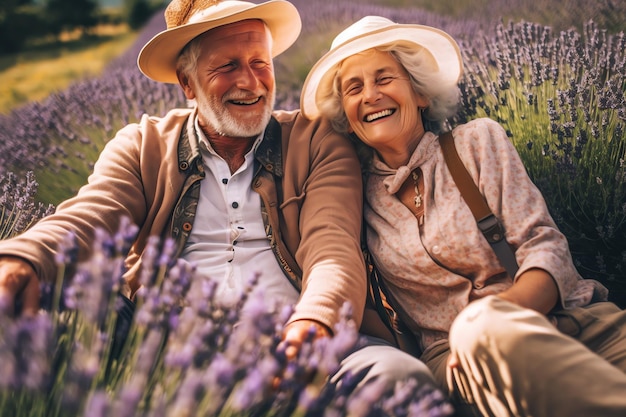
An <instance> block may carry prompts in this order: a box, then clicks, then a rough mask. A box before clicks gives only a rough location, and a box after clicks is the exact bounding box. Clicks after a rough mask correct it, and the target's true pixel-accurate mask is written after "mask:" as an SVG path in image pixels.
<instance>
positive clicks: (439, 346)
mask: <svg viewBox="0 0 626 417" xmlns="http://www.w3.org/2000/svg"><path fill="white" fill-rule="evenodd" d="M462 69H463V64H462V59H461V55H460V52H459V47H458V45H457V44H456V42H455V41H454V40H453V39H452V38H451V37H450V36H449V35H448V34H446V33H445V32H442V31H440V30H438V29H435V28H432V27H427V26H421V25H412V24H396V23H393V22H391V21H389V20H388V19H385V18H382V17H377V16H368V17H365V18H363V19H361V20H360V21H358V22H356V23H354V24H353V25H351V26H350V27H348V28H347V29H345V30H344V31H343V32H342V33H340V34H339V35H338V36H337V37H336V38H335V40H334V42H333V44H332V47H331V49H330V51H329V52H328V53H326V54H325V55H324V56H323V57H322V58H321V59H320V60H319V61H318V62H317V63H316V64H315V66H314V67H313V68H312V70H311V72H310V74H309V76H308V78H307V80H306V81H305V84H304V87H303V91H302V95H301V108H302V112H303V113H304V115H305V116H307V117H309V118H316V117H319V116H324V117H328V118H330V119H331V121H332V122H333V125H334V127H335V129H337V130H339V131H341V132H344V133H346V134H349V135H350V136H352V137H353V138H354V139H355V144H356V146H357V147H359V148H360V150H361V152H360V154H361V157H362V164H363V168H364V175H365V180H366V181H365V187H366V189H365V191H366V204H365V208H364V210H365V211H364V215H365V221H366V227H365V230H366V239H367V246H368V248H369V251H370V253H371V258H372V259H373V264H374V265H375V268H376V270H377V271H378V276H379V277H380V287H381V291H382V292H383V296H384V297H383V299H386V300H387V301H388V302H389V303H390V305H391V307H392V308H393V309H394V310H395V312H396V313H397V315H398V317H399V319H400V321H401V322H402V323H403V324H404V325H405V326H406V328H407V329H408V331H405V332H404V333H405V334H404V335H405V336H406V335H407V334H408V335H410V336H411V337H412V338H413V341H414V342H415V345H416V346H417V351H416V352H414V354H415V355H416V356H417V357H418V358H419V359H421V360H422V361H423V362H424V363H426V365H427V366H428V367H429V368H430V369H431V370H432V372H433V374H434V375H435V378H436V379H437V381H438V383H439V384H440V385H441V386H442V387H443V388H444V389H447V390H448V391H449V392H450V394H451V396H452V398H453V399H454V400H456V401H457V405H458V406H459V408H460V409H463V410H464V411H465V412H467V413H470V414H482V415H487V416H550V417H554V416H569V417H571V416H586V417H589V416H602V417H607V416H616V417H617V416H622V417H623V416H626V395H624V394H626V374H625V371H626V314H624V312H623V311H621V310H620V309H619V308H618V307H617V306H615V305H614V304H612V303H609V302H606V301H605V300H606V297H607V290H606V289H605V288H604V287H603V286H602V285H600V283H598V282H596V281H593V280H584V279H582V278H581V277H580V276H579V274H578V273H577V271H576V269H575V268H574V265H573V262H572V258H571V254H570V252H569V248H568V243H567V241H566V239H565V237H564V236H563V235H562V234H561V233H560V232H559V230H558V229H557V227H556V225H555V223H554V221H553V219H552V218H551V217H550V214H549V212H548V209H547V207H546V204H545V201H544V199H543V197H542V195H541V193H540V192H539V190H538V189H537V188H536V187H535V185H534V184H533V183H532V182H531V180H530V179H529V177H528V175H527V173H526V170H525V168H524V166H523V164H522V162H521V160H520V158H519V155H518V154H517V152H516V150H515V148H514V146H513V145H512V144H511V142H510V141H509V140H508V138H507V135H506V133H505V131H504V129H503V128H502V127H501V126H500V125H499V124H498V123H496V122H494V121H492V120H489V119H486V118H481V119H477V120H473V121H471V122H469V123H467V124H464V125H460V126H457V127H455V128H454V129H453V130H452V136H453V140H454V144H455V146H456V149H457V151H458V153H459V155H460V158H461V161H462V164H463V165H464V166H465V168H466V169H467V171H468V172H469V174H470V176H471V178H472V180H473V182H474V183H475V184H476V185H477V186H478V189H479V190H480V193H481V194H482V195H483V197H484V199H485V200H486V202H487V205H488V207H489V208H490V209H491V211H492V212H493V213H494V214H495V217H496V218H497V219H499V220H500V221H501V224H502V225H503V227H504V230H505V231H506V234H505V236H506V241H507V242H508V245H509V246H510V247H511V248H512V250H513V253H514V260H515V261H516V262H515V263H516V264H517V267H518V268H517V270H516V272H513V273H511V274H509V273H507V270H506V269H505V267H504V266H503V264H502V263H501V262H500V260H499V257H498V256H497V254H496V252H495V251H494V249H493V248H492V247H491V246H490V244H489V242H488V241H487V240H486V239H485V237H484V236H483V234H482V233H481V231H480V230H479V228H478V227H477V223H476V220H475V219H474V217H473V216H472V212H471V211H470V208H469V207H468V205H467V204H466V203H465V201H464V199H463V197H462V194H461V192H460V190H459V188H457V185H456V183H455V181H454V179H453V177H452V175H451V171H450V169H449V168H448V165H447V164H446V162H445V160H444V154H443V151H442V147H441V144H440V141H439V134H440V133H442V131H445V130H449V129H447V123H446V120H447V118H448V117H450V116H452V115H453V114H454V112H455V110H456V107H457V105H458V101H459V91H458V87H457V83H458V80H459V78H460V76H461V75H462Z"/></svg>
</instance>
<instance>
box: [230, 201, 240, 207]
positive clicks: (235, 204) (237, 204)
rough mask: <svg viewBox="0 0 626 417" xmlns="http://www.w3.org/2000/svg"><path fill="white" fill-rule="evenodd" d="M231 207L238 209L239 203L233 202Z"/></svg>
mask: <svg viewBox="0 0 626 417" xmlns="http://www.w3.org/2000/svg"><path fill="white" fill-rule="evenodd" d="M231 207H232V208H237V207H239V203H238V202H236V201H233V204H231Z"/></svg>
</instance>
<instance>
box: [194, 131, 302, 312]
mask: <svg viewBox="0 0 626 417" xmlns="http://www.w3.org/2000/svg"><path fill="white" fill-rule="evenodd" d="M195 129H196V133H197V135H198V137H199V138H200V152H201V154H202V160H203V163H204V168H205V171H206V174H207V175H206V177H205V178H204V179H203V180H202V184H201V186H200V199H199V201H198V207H197V210H196V217H195V220H194V227H193V230H192V231H191V235H190V236H189V239H188V241H187V244H186V245H185V248H184V249H183V252H182V257H183V258H184V259H185V260H187V261H188V262H190V263H193V264H195V266H196V268H197V271H198V272H199V273H200V274H202V275H204V276H208V277H211V278H212V279H215V280H216V281H217V282H218V288H217V296H216V300H218V301H219V302H220V303H222V304H223V305H225V306H229V305H232V304H233V303H234V302H236V301H237V300H238V298H239V295H240V294H241V292H242V291H243V290H245V288H246V285H247V284H248V282H249V280H250V278H251V277H252V276H253V275H254V274H256V273H259V274H261V275H260V278H259V284H258V286H257V288H256V289H255V291H263V295H264V298H265V300H266V301H267V302H268V303H269V304H270V305H271V304H272V303H279V304H284V303H289V304H293V303H295V302H296V301H297V299H298V292H297V291H296V289H295V288H294V287H293V286H292V285H291V283H290V282H289V280H288V279H287V277H286V276H285V274H284V272H283V271H282V269H281V267H280V266H279V264H278V262H277V260H276V257H275V256H274V253H273V252H272V249H271V248H270V245H269V240H268V238H267V235H266V234H265V226H264V224H263V218H262V217H261V198H260V196H259V194H257V193H256V192H254V191H253V190H252V187H250V184H251V183H252V178H253V175H254V151H255V150H256V148H257V147H258V145H259V144H260V143H261V141H262V139H263V134H261V135H259V137H258V138H257V139H256V141H255V143H254V146H253V147H252V149H251V150H250V151H249V152H248V153H247V154H246V155H245V160H244V163H243V165H242V166H241V167H239V169H238V170H237V171H236V172H235V173H234V174H232V175H231V174H230V169H229V167H228V164H227V163H226V161H224V159H222V158H221V157H220V156H219V155H218V154H217V153H216V152H215V150H214V149H213V148H212V146H211V144H210V142H209V141H208V139H207V138H206V136H205V135H204V133H203V132H202V130H201V129H200V127H199V125H198V121H197V119H196V122H195Z"/></svg>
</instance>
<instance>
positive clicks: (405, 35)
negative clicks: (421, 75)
mask: <svg viewBox="0 0 626 417" xmlns="http://www.w3.org/2000/svg"><path fill="white" fill-rule="evenodd" d="M395 42H400V43H404V44H407V45H409V46H412V47H419V48H424V49H425V51H426V52H427V54H426V55H428V56H429V58H430V59H428V60H427V62H426V63H425V65H429V66H430V67H431V68H430V69H429V71H432V72H433V73H434V74H437V75H438V80H439V82H440V83H442V85H445V84H456V83H457V82H458V81H459V79H460V77H461V74H462V73H463V60H462V58H461V52H460V49H459V46H458V44H457V43H456V41H455V40H454V39H453V38H452V37H451V36H450V35H448V34H447V33H446V32H444V31H442V30H440V29H436V28H433V27H430V26H424V25H414V24H400V23H394V22H393V21H391V20H389V19H387V18H384V17H381V16H366V17H364V18H362V19H361V20H358V21H357V22H355V23H353V24H352V25H351V26H349V27H348V28H346V29H344V30H343V32H341V33H339V35H337V37H335V39H334V40H333V42H332V44H331V47H330V50H329V51H328V52H327V53H326V54H325V55H324V56H322V57H321V58H320V59H319V61H317V63H316V64H315V65H314V66H313V68H311V71H310V72H309V74H308V76H307V78H306V80H305V81H304V86H303V87H302V93H301V95H300V108H301V111H302V114H303V115H304V116H305V117H307V118H309V119H315V118H316V117H318V116H319V115H320V112H319V108H318V106H317V101H318V98H319V97H318V95H319V93H320V91H327V89H328V88H331V86H330V85H329V84H330V83H332V80H333V79H334V76H335V73H336V71H337V68H338V65H339V64H340V63H341V62H342V61H343V60H344V59H346V58H348V57H350V56H352V55H355V54H358V53H360V52H363V51H366V50H368V49H371V48H374V47H377V46H382V45H387V44H390V43H395Z"/></svg>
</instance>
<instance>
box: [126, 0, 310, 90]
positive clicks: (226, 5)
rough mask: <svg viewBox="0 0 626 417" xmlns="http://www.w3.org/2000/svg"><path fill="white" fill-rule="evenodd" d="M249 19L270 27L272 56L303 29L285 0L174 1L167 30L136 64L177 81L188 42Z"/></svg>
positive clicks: (160, 78) (148, 73)
mask: <svg viewBox="0 0 626 417" xmlns="http://www.w3.org/2000/svg"><path fill="white" fill-rule="evenodd" d="M247 19H260V20H262V21H264V22H265V24H266V25H267V26H268V27H269V29H270V32H271V33H272V38H273V43H272V45H273V46H272V57H275V56H277V55H279V54H280V53H282V52H284V51H285V50H286V49H287V48H289V47H290V46H291V45H292V44H293V43H294V42H295V41H296V39H297V38H298V36H299V35H300V30H301V29H302V22H301V20H300V14H299V13H298V9H296V7H295V6H294V5H293V4H291V3H289V2H288V1H285V0H270V1H267V2H265V3H260V4H255V3H250V2H247V1H239V0H223V1H219V0H173V1H172V2H171V3H170V4H169V5H168V6H167V8H166V9H165V22H166V24H167V29H166V30H164V31H163V32H160V33H158V34H157V35H155V36H154V37H153V38H152V39H151V40H150V41H148V43H146V45H145V46H144V47H143V49H142V50H141V52H139V57H138V58H137V65H138V66H139V69H140V70H141V72H142V73H144V74H145V75H146V76H147V77H148V78H151V79H153V80H155V81H160V82H164V83H173V84H177V83H178V78H177V77H176V60H177V59H178V55H180V52H181V51H182V50H183V48H184V47H185V45H187V43H189V42H190V41H191V40H192V39H193V38H195V37H196V36H198V35H200V34H202V33H204V32H206V31H208V30H211V29H214V28H216V27H218V26H222V25H227V24H229V23H235V22H240V21H242V20H247Z"/></svg>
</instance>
